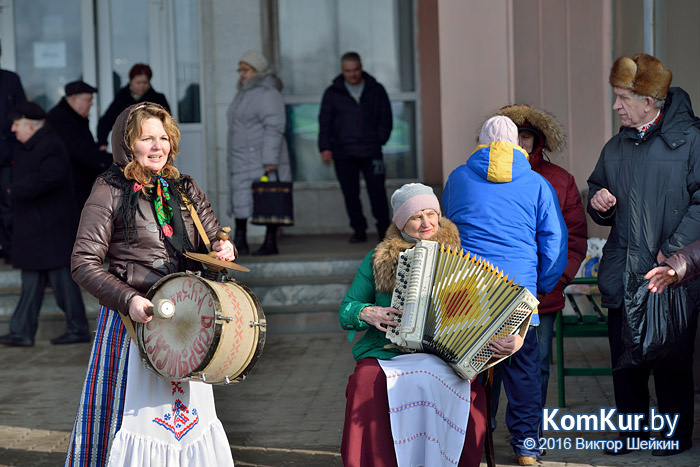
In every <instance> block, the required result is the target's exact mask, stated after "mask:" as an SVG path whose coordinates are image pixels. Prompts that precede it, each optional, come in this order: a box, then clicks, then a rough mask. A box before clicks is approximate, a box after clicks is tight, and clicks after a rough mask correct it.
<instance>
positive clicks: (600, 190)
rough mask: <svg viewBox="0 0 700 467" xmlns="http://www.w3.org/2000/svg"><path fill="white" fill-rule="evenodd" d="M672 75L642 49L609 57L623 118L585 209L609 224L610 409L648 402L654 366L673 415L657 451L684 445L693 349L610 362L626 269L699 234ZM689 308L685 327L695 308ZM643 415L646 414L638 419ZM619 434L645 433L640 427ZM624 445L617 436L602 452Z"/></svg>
mask: <svg viewBox="0 0 700 467" xmlns="http://www.w3.org/2000/svg"><path fill="white" fill-rule="evenodd" d="M671 78H672V75H671V72H670V71H669V70H667V69H665V68H664V66H663V64H662V63H661V62H660V61H659V60H658V59H656V58H655V57H652V56H650V55H646V54H637V55H635V56H634V57H632V58H629V57H620V58H618V59H617V60H616V61H615V63H614V64H613V67H612V70H611V71H610V85H611V86H612V87H613V90H614V93H615V96H616V99H615V104H614V105H613V109H614V110H616V111H617V112H618V115H619V117H620V121H621V123H622V128H621V129H620V132H619V133H618V134H617V135H615V136H614V137H613V138H612V139H610V141H608V142H607V144H606V145H605V147H604V148H603V151H602V153H601V155H600V159H599V160H598V163H597V165H596V167H595V169H594V171H593V174H591V176H590V178H589V179H588V186H589V197H588V213H589V214H590V215H591V217H592V219H593V220H594V221H595V222H597V223H598V224H601V225H606V226H611V227H612V228H611V231H610V235H609V237H608V240H607V243H606V244H605V247H604V248H603V257H602V259H601V262H600V268H599V271H598V285H599V287H600V291H601V293H602V304H603V306H604V307H606V308H608V339H609V341H610V354H611V359H612V366H613V385H614V389H615V403H616V405H617V409H618V412H619V413H621V414H647V413H648V412H649V387H648V384H649V376H650V371H651V370H653V371H654V385H655V388H656V396H657V398H658V402H659V412H660V413H664V414H668V415H669V416H671V417H672V416H673V415H674V414H678V415H679V418H678V424H677V428H676V430H675V433H674V434H673V435H672V438H670V439H671V440H673V441H677V442H678V448H677V449H655V450H653V451H652V454H653V455H656V456H666V455H673V454H678V453H680V452H683V451H685V450H687V449H690V447H691V445H692V441H691V436H692V433H693V417H694V407H693V403H694V394H693V373H692V358H690V359H689V361H688V362H680V361H679V362H672V363H669V364H665V365H659V366H657V367H654V368H640V367H635V368H621V367H618V362H619V360H620V358H621V356H622V355H623V353H624V351H625V342H624V339H623V332H624V323H625V319H624V316H625V309H626V300H625V298H626V295H627V294H628V293H629V294H631V295H633V294H634V292H635V290H636V287H634V286H633V285H632V279H633V278H636V276H638V275H640V274H641V275H642V276H643V275H644V274H645V273H646V272H647V271H649V270H650V269H652V267H653V266H654V265H655V263H658V264H661V263H663V262H664V261H665V260H666V258H667V257H669V256H671V255H672V254H674V253H675V252H676V251H678V250H680V249H681V248H683V247H685V246H687V245H690V244H691V243H692V242H693V241H695V240H697V239H698V238H700V189H699V187H700V170H699V168H700V131H698V129H697V128H695V127H694V126H693V124H694V123H695V121H696V117H695V115H694V114H693V109H692V106H691V103H690V98H689V97H688V94H687V93H686V92H685V91H684V90H682V89H681V88H670V89H669V86H670V84H671ZM628 283H629V284H630V285H629V286H628V285H627V284H628ZM694 286H695V284H691V285H689V286H688V292H689V293H694V289H695V287H694ZM628 289H629V290H628ZM689 306H693V308H695V304H694V300H692V299H691V300H689ZM691 314H692V316H693V319H692V326H693V328H694V326H695V323H696V320H697V310H696V309H693V310H691ZM689 352H690V349H689ZM649 423H650V422H649V420H648V419H646V420H642V424H641V425H642V426H644V425H649ZM624 436H626V437H628V438H629V437H634V438H636V437H640V438H641V437H645V438H646V437H648V436H649V433H648V432H643V431H639V432H627V433H625V434H624ZM664 440H665V438H664ZM606 452H607V451H606ZM628 452H629V450H628V449H627V446H626V445H625V447H624V448H623V449H622V450H619V451H610V452H608V453H609V454H626V453H628Z"/></svg>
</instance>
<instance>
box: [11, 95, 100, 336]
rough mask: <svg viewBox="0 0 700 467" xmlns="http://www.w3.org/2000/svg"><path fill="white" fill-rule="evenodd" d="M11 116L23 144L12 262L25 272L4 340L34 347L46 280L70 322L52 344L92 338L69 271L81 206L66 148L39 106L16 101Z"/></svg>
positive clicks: (15, 186)
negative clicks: (72, 184)
mask: <svg viewBox="0 0 700 467" xmlns="http://www.w3.org/2000/svg"><path fill="white" fill-rule="evenodd" d="M11 118H12V120H13V123H12V132H13V133H14V134H15V136H16V137H17V141H19V143H20V144H18V145H17V148H16V151H15V165H14V171H13V181H12V184H11V185H10V188H9V190H8V194H9V195H10V196H11V198H12V204H13V209H14V212H13V215H14V228H13V238H12V240H13V245H14V247H15V254H14V255H13V257H12V265H13V266H14V267H16V268H18V269H21V270H22V292H21V295H20V299H19V303H18V304H17V308H16V309H15V311H14V313H13V314H12V319H11V320H10V333H9V334H6V335H4V336H0V343H2V344H6V345H15V346H23V347H28V346H32V345H34V335H35V334H36V330H37V318H38V316H39V310H40V308H41V303H42V301H43V299H44V291H45V289H46V285H47V282H48V283H50V284H51V287H52V288H53V291H54V294H55V297H56V302H57V303H58V306H59V307H60V308H61V309H62V310H63V311H64V312H65V314H66V321H67V331H66V334H64V335H63V336H61V337H59V338H56V339H53V340H52V341H51V342H52V343H53V344H70V343H75V342H89V340H90V334H89V330H88V323H87V318H86V316H85V307H84V305H83V298H82V295H81V293H80V288H79V287H78V285H77V284H76V283H75V282H73V279H72V278H71V274H70V257H71V252H72V250H73V242H74V240H75V234H76V231H77V228H78V210H77V208H76V206H75V197H74V195H73V190H72V187H71V184H70V183H66V180H70V178H71V173H70V161H69V159H68V154H67V152H66V148H65V146H64V145H63V142H61V139H60V138H59V137H58V136H57V135H56V134H55V133H54V132H53V130H52V129H51V127H50V125H48V124H46V121H45V120H46V114H45V113H44V111H43V110H42V109H41V107H39V106H38V105H37V104H35V103H33V102H22V103H20V104H17V105H16V106H15V107H14V109H13V112H12V114H11Z"/></svg>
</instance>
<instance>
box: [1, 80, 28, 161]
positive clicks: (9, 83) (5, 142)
mask: <svg viewBox="0 0 700 467" xmlns="http://www.w3.org/2000/svg"><path fill="white" fill-rule="evenodd" d="M26 100H27V97H26V96H25V95H24V89H23V88H22V82H21V81H20V80H19V76H17V75H16V74H15V73H12V72H11V71H7V70H0V167H2V166H9V165H10V164H11V162H12V150H13V148H14V146H15V143H17V140H16V139H15V135H14V134H13V133H12V131H10V128H11V127H12V122H11V121H10V119H9V118H8V113H9V112H10V110H12V109H13V108H14V106H15V105H17V104H19V103H20V102H25V101H26Z"/></svg>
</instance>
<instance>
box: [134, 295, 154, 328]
mask: <svg viewBox="0 0 700 467" xmlns="http://www.w3.org/2000/svg"><path fill="white" fill-rule="evenodd" d="M152 306H153V303H151V301H150V300H149V299H147V298H145V297H142V296H141V295H134V297H133V298H132V299H131V300H129V316H131V319H132V320H134V321H135V322H137V323H147V322H149V321H150V320H151V319H153V317H152V316H148V315H147V314H146V309H147V308H148V307H152Z"/></svg>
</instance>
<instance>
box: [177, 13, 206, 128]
mask: <svg viewBox="0 0 700 467" xmlns="http://www.w3.org/2000/svg"><path fill="white" fill-rule="evenodd" d="M174 15H175V31H177V33H176V34H175V50H176V67H177V68H176V73H177V106H178V107H177V108H178V118H179V120H180V123H199V122H201V121H202V118H201V113H200V86H199V82H200V74H201V63H200V58H199V57H200V39H199V2H192V1H190V0H175V7H174Z"/></svg>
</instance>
